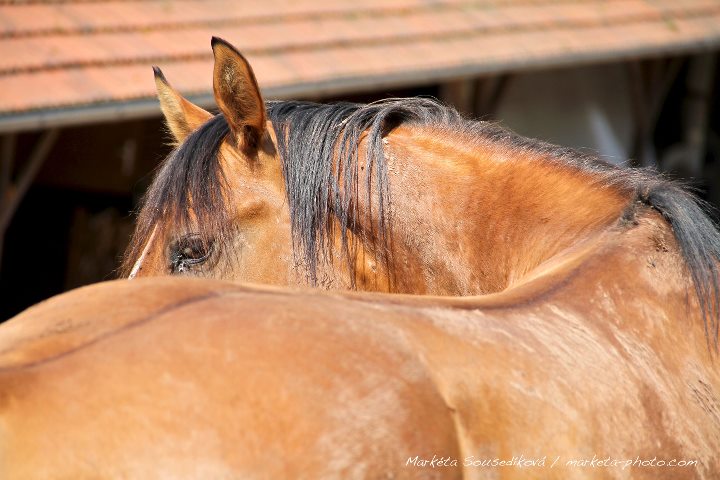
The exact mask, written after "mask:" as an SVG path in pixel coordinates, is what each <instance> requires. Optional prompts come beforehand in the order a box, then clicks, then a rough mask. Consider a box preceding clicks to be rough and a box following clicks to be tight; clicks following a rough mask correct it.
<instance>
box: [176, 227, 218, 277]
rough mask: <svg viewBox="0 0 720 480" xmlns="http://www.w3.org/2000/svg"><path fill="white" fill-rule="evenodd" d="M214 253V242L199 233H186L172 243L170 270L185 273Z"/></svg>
mask: <svg viewBox="0 0 720 480" xmlns="http://www.w3.org/2000/svg"><path fill="white" fill-rule="evenodd" d="M210 253H212V242H209V241H207V240H204V239H203V238H202V237H200V236H199V235H185V236H184V237H181V238H179V239H177V240H175V241H174V242H172V243H171V244H170V252H169V257H170V270H171V271H172V273H183V272H187V271H188V270H190V269H191V268H192V267H193V266H197V265H200V264H201V263H203V262H205V261H206V260H207V259H208V258H209V257H210Z"/></svg>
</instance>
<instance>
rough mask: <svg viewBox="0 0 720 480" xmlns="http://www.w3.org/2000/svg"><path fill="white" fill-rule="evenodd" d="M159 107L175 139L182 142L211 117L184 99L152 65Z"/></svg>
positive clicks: (205, 111) (208, 113)
mask: <svg viewBox="0 0 720 480" xmlns="http://www.w3.org/2000/svg"><path fill="white" fill-rule="evenodd" d="M153 72H155V86H156V87H157V94H158V99H159V100H160V109H161V110H162V112H163V115H165V120H166V121H167V124H168V127H169V128H170V131H171V132H172V134H173V136H174V137H175V140H176V141H177V142H178V143H182V142H183V141H184V140H185V138H186V137H187V136H188V135H190V134H191V133H192V132H194V131H195V130H196V129H197V128H199V127H200V125H202V124H203V123H205V122H207V121H208V120H210V119H211V118H212V114H211V113H210V112H208V111H207V110H203V109H202V108H200V107H198V106H197V105H195V104H194V103H192V102H190V101H188V100H186V99H185V98H183V96H182V95H180V94H179V93H178V92H176V91H175V89H174V88H172V87H171V86H170V84H169V83H168V81H167V80H166V79H165V75H163V73H162V71H161V70H160V69H159V68H158V67H153Z"/></svg>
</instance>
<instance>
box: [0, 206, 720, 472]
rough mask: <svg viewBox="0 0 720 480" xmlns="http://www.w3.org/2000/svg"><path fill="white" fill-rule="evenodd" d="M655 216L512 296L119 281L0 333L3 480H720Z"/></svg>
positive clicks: (711, 370) (696, 350) (715, 441)
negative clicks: (494, 479)
mask: <svg viewBox="0 0 720 480" xmlns="http://www.w3.org/2000/svg"><path fill="white" fill-rule="evenodd" d="M662 222H663V219H662V218H661V216H660V215H659V214H658V213H654V214H649V215H646V216H645V217H644V218H642V219H639V220H638V224H637V225H635V226H634V227H633V228H630V229H627V228H623V229H621V228H617V229H616V230H615V231H607V232H605V233H604V234H603V235H602V236H600V237H598V238H594V239H592V240H591V241H588V242H585V243H584V244H583V245H579V246H577V248H573V249H570V250H568V251H566V252H565V253H563V254H562V255H561V256H559V257H558V258H556V259H555V261H554V262H553V263H552V264H548V265H546V266H544V267H543V269H542V272H536V273H535V275H534V277H533V278H532V279H527V280H526V281H525V282H524V283H522V284H519V285H515V286H513V287H512V288H510V289H506V290H504V291H502V292H498V293H494V294H488V295H482V296H476V297H439V296H418V295H402V294H383V293H372V292H353V291H344V292H343V291H330V292H328V291H325V290H322V289H307V288H305V289H302V288H298V287H296V288H287V287H277V286H266V285H265V286H260V285H249V284H239V283H237V282H229V281H221V280H215V279H203V278H192V277H185V276H165V277H147V278H138V279H135V280H133V281H128V280H125V279H119V280H115V281H112V282H106V283H101V284H96V285H92V286H89V287H84V288H81V289H78V290H75V291H72V292H69V293H66V294H63V295H60V296H58V297H56V298H53V299H50V300H48V301H46V302H43V303H41V304H39V305H37V306H35V307H32V308H30V309H29V310H27V311H25V312H23V313H22V314H20V315H19V316H17V317H16V318H14V319H11V320H9V321H8V322H5V323H4V324H3V325H1V326H0V478H7V479H35V478H40V479H41V478H228V479H230V478H258V479H264V478H268V479H269V478H298V479H331V478H348V479H361V478H398V479H403V478H408V479H409V478H447V479H453V478H465V479H479V478H483V479H489V478H505V479H527V478H543V479H565V478H586V479H588V478H603V479H627V478H633V479H641V480H642V479H658V478H673V479H708V480H710V479H714V478H718V475H720V399H719V398H718V387H719V386H720V373H719V372H718V370H717V368H716V364H715V363H714V362H713V357H712V355H711V352H710V351H709V350H708V349H706V348H705V336H704V334H703V333H702V329H699V328H695V327H696V326H694V325H692V324H690V320H691V318H688V317H687V313H688V312H687V307H686V304H685V300H686V296H687V295H686V292H687V287H688V285H687V282H686V281H685V280H684V279H683V277H682V276H680V275H678V272H679V271H680V270H682V269H683V268H684V266H683V263H682V259H681V257H680V255H679V254H678V245H677V241H676V239H675V238H674V236H673V235H672V232H670V231H669V230H668V229H663V228H658V226H659V225H662Z"/></svg>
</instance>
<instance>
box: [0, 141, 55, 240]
mask: <svg viewBox="0 0 720 480" xmlns="http://www.w3.org/2000/svg"><path fill="white" fill-rule="evenodd" d="M59 134H60V131H59V130H58V129H52V130H47V131H46V132H44V133H43V134H42V136H41V137H40V139H39V140H38V142H37V144H36V145H35V148H34V149H33V151H32V153H31V154H30V158H29V159H28V161H27V163H26V164H25V166H24V168H23V169H22V171H21V172H20V173H19V175H18V178H17V180H16V182H15V184H14V185H12V184H10V185H9V187H8V189H9V191H8V192H7V193H6V195H5V200H4V201H3V202H2V209H0V236H1V237H4V236H5V231H6V230H7V227H8V225H10V221H11V220H12V217H13V215H14V214H15V211H16V210H17V207H18V206H19V205H20V202H21V201H22V199H23V197H24V196H25V193H26V192H27V190H28V188H30V185H31V184H32V181H33V180H34V179H35V176H36V175H37V173H38V171H39V170H40V167H41V166H42V164H43V162H44V161H45V159H46V158H47V155H48V153H50V149H51V148H52V147H53V145H54V144H55V141H56V140H57V138H58V135H59Z"/></svg>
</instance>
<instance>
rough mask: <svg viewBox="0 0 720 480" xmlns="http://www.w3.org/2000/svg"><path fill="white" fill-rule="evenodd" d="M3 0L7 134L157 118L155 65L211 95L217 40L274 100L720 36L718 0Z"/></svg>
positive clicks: (0, 55)
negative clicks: (230, 47) (243, 60)
mask: <svg viewBox="0 0 720 480" xmlns="http://www.w3.org/2000/svg"><path fill="white" fill-rule="evenodd" d="M2 2H3V0H0V131H2V130H5V131H7V130H13V129H14V130H18V129H23V128H39V127H42V126H47V125H62V124H72V123H83V122H89V121H99V120H108V119H112V118H118V117H122V116H143V115H151V114H154V113H155V112H157V111H158V109H157V104H156V102H155V99H154V83H153V80H152V70H151V68H150V66H151V65H159V66H161V67H162V69H163V71H164V72H165V74H166V76H167V78H168V79H169V80H170V82H171V83H172V84H173V85H174V86H176V87H177V88H178V89H179V90H180V91H181V92H183V93H184V94H186V95H188V96H189V97H191V98H194V99H195V100H196V101H199V102H200V103H205V104H209V103H211V101H212V97H211V96H210V92H211V72H212V68H211V65H212V55H211V50H210V38H211V36H213V35H216V36H220V37H223V38H225V39H226V40H228V41H230V42H231V43H233V44H234V45H236V46H237V47H238V48H239V49H240V50H241V51H242V52H243V53H244V54H246V56H247V57H248V59H249V60H250V62H251V63H252V65H253V67H254V69H255V71H256V74H257V77H258V79H259V82H260V84H261V87H262V88H263V90H264V92H265V95H266V97H289V96H293V97H297V96H321V95H326V94H340V93H343V92H350V91H361V90H370V89H376V88H390V87H393V86H409V85H419V84H424V83H431V82H437V81H439V80H442V79H448V78H457V77H463V76H471V75H482V74H490V73H497V72H508V71H518V70H524V69H529V68H544V67H551V66H559V65H565V64H577V63H591V62H599V61H611V60H619V59H626V58H642V57H648V56H660V55H666V54H673V53H685V52H689V51H695V50H702V49H715V48H718V47H719V46H720V0H479V1H477V0H476V1H471V0H364V1H360V0H332V1H330V0H263V1H262V2H254V1H253V2H249V1H235V0H205V1H201V0H179V1H170V0H146V1H127V0H125V1H122V0H115V1H103V0H101V1H88V0H85V1H64V0H60V1H57V0H56V1H44V2H33V1H30V2H22V3H2Z"/></svg>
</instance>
